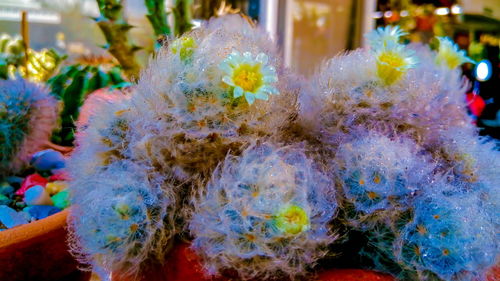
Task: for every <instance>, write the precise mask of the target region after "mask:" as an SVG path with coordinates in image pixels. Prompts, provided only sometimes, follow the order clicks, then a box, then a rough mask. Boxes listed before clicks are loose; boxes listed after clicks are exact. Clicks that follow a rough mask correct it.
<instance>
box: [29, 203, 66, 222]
mask: <svg viewBox="0 0 500 281" xmlns="http://www.w3.org/2000/svg"><path fill="white" fill-rule="evenodd" d="M60 211H61V209H59V208H57V207H54V206H44V205H39V206H28V207H26V208H24V209H23V212H25V213H27V214H29V216H30V217H32V218H33V219H36V220H40V219H43V218H46V217H48V216H50V215H53V214H55V213H58V212H60Z"/></svg>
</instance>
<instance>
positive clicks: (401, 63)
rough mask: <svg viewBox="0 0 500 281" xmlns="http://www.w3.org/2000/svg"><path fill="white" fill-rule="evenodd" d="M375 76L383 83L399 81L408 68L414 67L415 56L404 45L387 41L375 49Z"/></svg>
mask: <svg viewBox="0 0 500 281" xmlns="http://www.w3.org/2000/svg"><path fill="white" fill-rule="evenodd" d="M375 54H376V63H377V76H378V77H379V79H380V81H381V82H382V83H383V84H384V85H392V84H394V83H396V82H397V81H399V80H400V79H401V77H402V76H403V75H404V74H405V73H406V72H407V71H408V69H410V68H413V67H415V65H416V61H417V60H416V58H415V57H414V56H413V52H412V51H410V50H406V49H405V46H403V45H400V44H397V43H394V42H387V45H386V46H384V47H381V48H379V49H378V50H377V51H376V53H375Z"/></svg>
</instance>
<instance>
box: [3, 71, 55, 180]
mask: <svg viewBox="0 0 500 281" xmlns="http://www.w3.org/2000/svg"><path fill="white" fill-rule="evenodd" d="M57 111H58V110H57V101H56V99H55V98H54V97H52V96H50V95H49V92H48V91H47V90H46V89H45V88H43V87H41V86H38V85H36V84H32V83H30V82H27V81H25V80H23V79H21V78H18V79H17V80H6V81H4V80H2V81H0V175H6V174H9V173H15V172H18V171H19V170H20V169H21V168H23V166H25V165H26V164H27V163H28V161H29V160H30V157H31V155H32V154H33V153H35V152H37V151H38V150H40V149H42V148H43V145H45V144H46V143H47V142H48V141H49V138H50V135H51V132H52V129H53V128H54V125H55V123H56V120H57Z"/></svg>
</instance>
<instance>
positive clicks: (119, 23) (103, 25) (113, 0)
mask: <svg viewBox="0 0 500 281" xmlns="http://www.w3.org/2000/svg"><path fill="white" fill-rule="evenodd" d="M96 1H97V5H98V6H99V11H100V13H101V15H100V16H99V17H98V18H96V19H95V21H96V22H97V25H98V26H99V28H100V29H101V30H102V33H103V34H104V37H105V38H106V41H107V44H106V46H105V48H106V49H107V50H108V51H109V52H110V53H111V54H112V55H113V56H114V57H115V58H116V59H117V60H118V62H119V63H120V65H121V66H122V68H123V71H124V72H125V74H126V75H127V77H128V78H129V79H137V78H138V76H139V71H140V66H139V64H138V63H137V60H136V58H135V54H134V53H135V52H136V51H138V50H139V49H140V47H138V46H135V45H134V44H132V43H131V42H130V40H129V38H128V34H127V32H128V31H129V30H130V29H131V28H132V26H131V25H129V24H128V23H127V21H126V20H125V18H124V17H123V5H122V2H121V1H120V0H96Z"/></svg>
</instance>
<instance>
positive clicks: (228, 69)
mask: <svg viewBox="0 0 500 281" xmlns="http://www.w3.org/2000/svg"><path fill="white" fill-rule="evenodd" d="M267 61H268V57H267V55H266V54H264V53H260V54H258V55H257V56H256V57H255V59H254V58H253V56H252V54H251V53H249V52H246V53H244V54H243V55H240V53H238V52H236V51H233V52H232V53H231V54H230V55H229V56H228V57H227V58H226V59H225V60H224V61H223V62H222V63H221V64H220V65H219V68H220V69H221V70H222V72H223V73H224V74H225V75H224V77H223V78H222V81H223V82H224V83H226V84H227V85H229V86H232V87H233V88H232V91H233V96H234V98H239V97H241V96H243V95H244V96H245V99H246V100H247V102H248V103H249V104H253V103H254V101H255V99H260V100H268V98H269V97H268V94H272V95H277V94H279V91H278V90H277V89H276V88H275V87H274V86H273V84H274V83H276V82H277V81H278V77H277V76H276V70H275V69H274V67H272V66H270V65H266V64H267Z"/></svg>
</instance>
